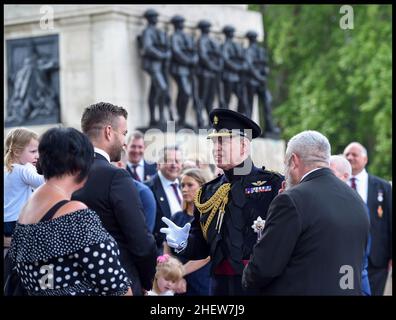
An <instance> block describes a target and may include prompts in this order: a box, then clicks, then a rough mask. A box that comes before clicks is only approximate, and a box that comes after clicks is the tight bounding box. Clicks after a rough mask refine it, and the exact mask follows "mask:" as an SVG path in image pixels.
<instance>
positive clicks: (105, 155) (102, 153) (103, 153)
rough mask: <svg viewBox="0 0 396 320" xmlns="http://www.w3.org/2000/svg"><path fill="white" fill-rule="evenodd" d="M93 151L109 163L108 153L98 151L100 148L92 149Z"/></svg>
mask: <svg viewBox="0 0 396 320" xmlns="http://www.w3.org/2000/svg"><path fill="white" fill-rule="evenodd" d="M94 151H95V152H96V153H99V154H100V155H102V156H103V157H105V158H106V160H107V161H108V162H110V156H109V155H108V153H107V152H106V151H104V150H102V149H100V148H97V147H94Z"/></svg>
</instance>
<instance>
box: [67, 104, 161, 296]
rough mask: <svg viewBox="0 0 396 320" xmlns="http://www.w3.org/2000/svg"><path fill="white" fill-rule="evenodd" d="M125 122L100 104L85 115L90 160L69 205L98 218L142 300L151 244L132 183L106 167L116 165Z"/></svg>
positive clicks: (116, 110)
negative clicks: (75, 202) (75, 204)
mask: <svg viewBox="0 0 396 320" xmlns="http://www.w3.org/2000/svg"><path fill="white" fill-rule="evenodd" d="M127 116H128V113H127V111H126V110H125V109H124V108H122V107H118V106H115V105H112V104H111V103H105V102H99V103H97V104H94V105H91V106H89V107H87V108H86V109H85V110H84V113H83V115H82V118H81V127H82V130H83V132H84V133H85V134H86V135H87V136H88V137H89V139H90V140H91V142H92V144H93V145H94V150H95V160H94V164H93V165H92V168H91V170H90V172H89V175H88V179H87V182H86V183H85V185H84V187H83V188H82V189H80V190H77V191H76V192H75V193H73V200H80V201H82V202H84V203H85V204H86V205H87V206H88V207H89V208H91V209H93V210H95V211H96V212H97V214H98V215H99V217H100V219H101V220H102V223H103V226H104V227H105V228H106V229H107V231H108V232H109V233H110V234H111V235H112V236H113V237H114V239H115V240H116V241H117V243H118V245H119V250H120V258H121V264H122V266H123V267H124V269H125V270H126V271H127V274H128V276H129V277H130V279H131V280H132V291H133V294H134V295H142V294H143V292H142V288H144V289H146V290H150V289H151V286H152V280H153V278H154V273H155V265H156V250H155V242H154V239H153V236H152V235H151V234H150V233H149V232H148V230H147V227H146V224H145V220H144V214H143V208H142V204H141V201H140V199H139V194H138V192H137V190H136V187H135V185H134V183H133V179H132V178H131V176H130V175H129V174H128V172H126V171H125V170H119V169H118V168H116V167H115V166H113V165H112V164H111V163H110V162H111V161H119V160H120V159H121V153H122V149H123V148H124V147H125V136H126V134H127V131H128V130H127Z"/></svg>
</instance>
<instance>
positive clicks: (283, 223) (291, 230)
mask: <svg viewBox="0 0 396 320" xmlns="http://www.w3.org/2000/svg"><path fill="white" fill-rule="evenodd" d="M368 235H369V221H368V216H367V213H366V208H365V204H364V202H363V201H362V199H361V198H360V196H359V195H358V194H357V193H356V192H355V191H353V190H352V189H351V188H350V187H349V186H348V185H347V184H346V183H344V182H342V181H341V180H340V179H338V178H337V177H336V176H335V175H334V174H333V173H332V172H331V170H330V169H328V168H323V169H319V170H317V171H314V172H312V173H310V174H309V175H308V176H306V177H305V178H304V179H303V181H302V182H300V183H299V184H298V185H296V186H295V187H292V188H290V189H289V190H287V191H285V192H283V193H281V194H279V195H278V196H277V197H276V198H275V199H274V200H273V201H272V203H271V206H270V208H269V211H268V215H267V220H266V224H265V227H264V231H263V237H262V239H261V241H260V242H259V243H258V244H257V245H256V246H255V247H254V249H253V255H252V258H251V259H250V261H249V263H248V265H247V267H246V268H245V270H244V273H243V284H244V286H248V287H258V288H260V290H261V293H262V294H269V295H360V294H361V272H362V265H363V257H364V253H365V250H366V243H367V239H368ZM344 268H345V269H344ZM351 268H352V270H353V272H351ZM345 270H346V271H345ZM349 276H351V278H352V276H353V279H347V277H349ZM348 280H349V281H348ZM350 280H353V283H352V282H351V281H350ZM345 283H346V284H352V288H351V289H348V288H347V289H342V285H343V284H345Z"/></svg>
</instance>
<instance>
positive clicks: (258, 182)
mask: <svg viewBox="0 0 396 320" xmlns="http://www.w3.org/2000/svg"><path fill="white" fill-rule="evenodd" d="M266 182H267V181H262V180H259V181H256V182H252V185H254V186H255V187H260V186H262V185H263V184H265V183H266Z"/></svg>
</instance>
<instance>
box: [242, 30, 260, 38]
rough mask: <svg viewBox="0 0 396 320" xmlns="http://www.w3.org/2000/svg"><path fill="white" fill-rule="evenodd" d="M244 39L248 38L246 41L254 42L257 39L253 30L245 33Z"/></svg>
mask: <svg viewBox="0 0 396 320" xmlns="http://www.w3.org/2000/svg"><path fill="white" fill-rule="evenodd" d="M245 37H246V38H248V39H253V40H255V39H257V32H256V31H253V30H249V31H248V32H246V35H245Z"/></svg>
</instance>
